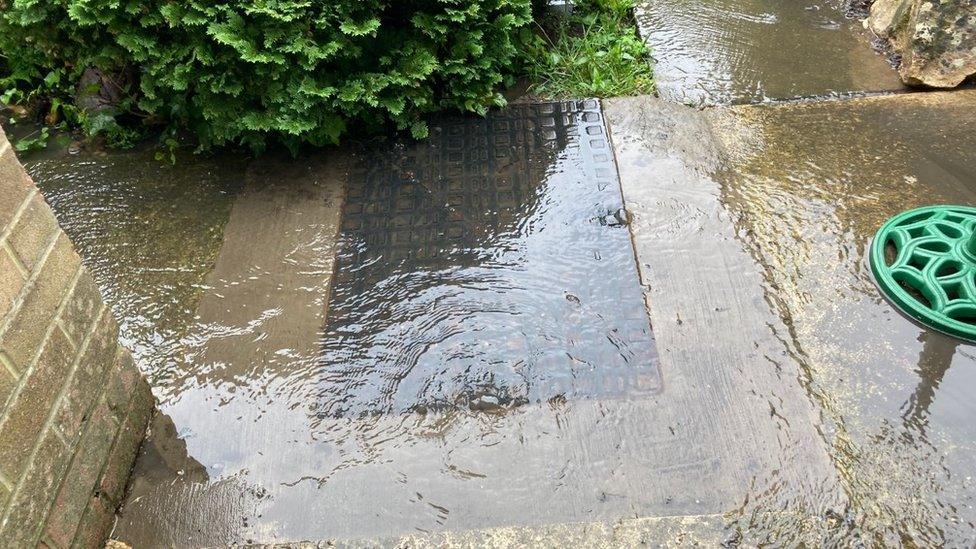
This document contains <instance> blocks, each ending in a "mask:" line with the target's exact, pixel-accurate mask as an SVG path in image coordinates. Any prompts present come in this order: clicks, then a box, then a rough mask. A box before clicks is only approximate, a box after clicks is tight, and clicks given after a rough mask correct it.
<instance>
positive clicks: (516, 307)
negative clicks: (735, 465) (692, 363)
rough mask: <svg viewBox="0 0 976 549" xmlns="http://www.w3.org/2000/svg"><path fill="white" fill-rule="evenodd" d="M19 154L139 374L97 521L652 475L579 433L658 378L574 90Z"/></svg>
mask: <svg viewBox="0 0 976 549" xmlns="http://www.w3.org/2000/svg"><path fill="white" fill-rule="evenodd" d="M29 169H30V170H31V172H32V174H33V175H34V177H35V178H36V179H37V180H38V182H39V184H40V185H41V186H42V188H43V189H44V191H45V193H46V195H47V196H48V197H49V199H50V200H51V203H52V205H53V206H54V207H55V209H56V211H57V212H58V213H59V214H61V215H62V219H63V220H64V224H65V228H66V230H68V231H69V233H71V235H72V236H73V237H74V239H75V241H76V242H77V243H78V245H79V248H80V249H81V250H82V254H83V255H84V256H85V257H86V260H87V261H88V262H89V263H91V264H93V265H96V268H95V269H94V271H95V273H96V275H97V276H98V277H99V282H100V283H101V284H102V285H103V287H104V288H105V292H106V296H107V297H108V299H109V300H110V301H111V302H112V303H113V305H114V307H115V309H116V312H117V313H118V314H119V316H120V317H122V318H123V327H124V332H125V337H126V338H127V339H128V340H127V343H129V344H130V345H132V346H133V347H135V348H136V351H137V354H138V355H139V358H140V363H141V365H142V367H143V369H144V370H145V371H146V373H147V375H148V376H149V377H150V379H151V380H152V382H153V385H154V387H155V390H156V394H157V396H158V397H159V398H160V400H161V410H162V414H161V415H160V416H159V417H158V418H157V420H156V422H155V423H154V426H153V434H152V436H151V437H150V439H149V440H148V442H147V444H146V446H145V447H144V449H143V453H142V456H141V457H140V461H139V462H138V463H137V466H136V471H135V473H134V477H133V480H132V484H131V489H130V494H129V497H128V499H127V501H126V503H125V505H124V507H123V509H122V511H121V517H120V520H119V523H118V526H117V530H116V532H115V536H116V537H118V538H119V539H122V540H125V541H129V542H131V543H133V544H135V545H138V546H142V545H145V544H149V545H152V544H164V545H167V544H175V545H187V544H189V545H198V544H221V543H227V542H228V541H241V542H243V541H249V540H258V541H287V540H296V539H320V538H326V537H358V536H384V535H398V534H403V533H410V532H416V531H421V532H422V531H430V530H445V529H470V528H476V527H491V526H502V525H512V524H516V525H519V524H546V523H550V522H569V521H582V520H594V519H614V518H619V517H621V516H628V515H631V514H632V513H633V512H634V510H635V509H636V510H638V511H639V510H640V508H641V506H640V502H641V501H642V499H648V498H647V497H646V496H642V492H647V491H646V490H642V489H641V482H636V481H635V480H631V479H630V475H632V474H633V473H634V472H636V471H639V470H640V465H639V463H638V461H637V460H628V459H627V458H626V455H627V453H626V452H625V453H624V454H621V453H620V451H619V449H615V448H614V444H608V445H607V446H606V447H605V448H604V447H600V448H593V449H590V448H587V444H588V440H587V439H592V437H593V435H592V432H593V430H594V429H600V430H607V431H608V433H609V436H610V437H611V438H614V437H620V436H622V433H624V432H640V430H641V429H642V427H641V424H642V423H644V422H645V420H643V419H640V420H639V419H638V418H640V417H641V415H640V414H636V415H635V414H632V413H630V412H628V410H630V409H632V407H633V406H645V407H646V406H649V405H650V400H649V399H651V398H653V396H654V395H655V394H656V393H657V392H658V391H659V390H660V389H661V380H660V375H659V372H658V369H657V355H656V350H655V344H654V340H653V337H652V335H651V330H650V325H649V320H648V316H647V311H646V306H645V303H644V300H643V296H642V293H641V289H640V286H639V283H638V278H637V274H636V265H635V262H634V255H633V248H632V246H631V243H630V237H629V233H628V230H627V216H626V213H625V211H624V208H623V202H622V198H621V195H620V188H619V183H618V181H617V174H616V169H615V166H614V163H613V156H612V151H611V150H610V146H609V141H608V139H607V132H606V128H605V127H604V124H603V120H602V117H601V113H600V109H599V105H598V104H597V103H596V102H594V101H587V102H578V103H576V102H570V103H559V104H546V105H534V106H521V107H516V108H512V109H508V110H505V111H501V112H498V113H495V114H493V115H491V116H489V117H488V118H487V119H473V118H456V119H445V120H443V121H442V122H440V123H438V124H435V125H434V127H433V128H432V138H430V139H428V140H425V141H423V142H421V143H417V144H404V143H398V142H385V143H379V144H372V145H368V146H366V147H364V148H362V149H361V150H359V151H357V152H356V153H355V154H353V155H346V154H340V153H335V154H328V155H323V156H320V157H316V158H303V159H298V160H295V161H289V160H277V161H276V160H266V161H260V162H253V163H251V164H250V165H249V166H244V167H240V166H239V164H237V163H227V162H226V160H224V159H213V160H191V161H188V162H187V163H185V164H182V163H180V164H177V165H176V166H175V167H167V166H162V165H159V164H153V163H152V162H151V161H148V160H147V159H146V158H145V157H142V156H139V155H126V154H110V155H108V156H104V157H87V156H75V157H72V156H66V157H54V158H44V157H42V158H39V159H37V160H35V161H34V162H32V163H31V164H30V165H29ZM106 180H107V181H106ZM632 416H633V418H632V419H631V417H632ZM588 433H589V434H588ZM601 446H602V445H601ZM616 446H617V447H619V442H618V443H617V444H616ZM640 446H641V445H640V444H637V445H635V446H634V448H633V450H631V451H633V452H639V451H640ZM581 451H582V452H584V454H587V455H589V458H587V459H582V458H581V457H580V454H579V452H581ZM627 461H630V463H627ZM608 493H612V494H613V496H608V495H607V494H608ZM553 498H556V501H553ZM635 505H637V507H635Z"/></svg>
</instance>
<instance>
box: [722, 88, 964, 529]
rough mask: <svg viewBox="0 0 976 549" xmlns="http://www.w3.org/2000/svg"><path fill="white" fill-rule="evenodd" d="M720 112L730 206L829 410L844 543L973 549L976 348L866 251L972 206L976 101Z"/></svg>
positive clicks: (926, 99)
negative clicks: (892, 287) (907, 309)
mask: <svg viewBox="0 0 976 549" xmlns="http://www.w3.org/2000/svg"><path fill="white" fill-rule="evenodd" d="M713 114H714V115H715V117H716V118H717V119H718V121H717V122H716V126H717V127H719V128H721V130H720V131H719V134H720V135H723V136H724V140H725V142H726V144H725V145H726V149H727V152H728V159H727V163H726V165H725V167H724V169H723V170H722V172H721V174H720V175H719V179H720V180H721V181H722V190H721V197H722V201H723V202H724V203H725V204H726V205H727V207H728V208H729V210H730V212H731V213H732V214H733V216H734V223H735V226H736V227H737V229H738V232H739V234H740V235H741V237H742V239H743V241H744V242H746V243H748V245H749V246H748V247H749V249H750V250H751V253H752V254H753V256H754V257H755V258H756V261H757V262H758V263H759V264H760V265H761V267H762V269H763V272H764V278H765V290H764V291H765V295H766V298H767V299H768V300H769V302H770V303H771V306H772V307H774V310H776V312H777V314H778V315H779V316H780V317H781V318H782V319H784V321H785V324H784V327H785V329H784V330H783V331H782V332H781V333H780V334H779V336H780V337H781V338H782V340H783V341H784V342H786V343H787V345H788V348H789V352H790V355H791V356H792V357H793V359H794V360H795V361H796V363H797V364H798V365H799V367H800V369H801V372H802V375H801V381H802V383H803V384H804V385H805V387H806V389H807V392H808V394H809V395H810V397H811V398H812V399H813V400H814V402H815V403H816V404H817V406H818V408H819V409H820V410H821V416H820V417H821V421H822V422H823V425H822V427H821V429H822V430H823V437H824V441H825V443H826V444H827V447H828V449H829V452H830V455H831V458H832V460H833V462H834V465H835V467H836V469H837V470H838V472H839V473H840V477H841V479H842V485H843V488H844V491H845V493H846V494H847V498H848V500H849V503H848V508H847V510H846V512H845V514H844V521H845V529H844V530H845V531H846V533H847V535H850V536H852V537H855V538H856V539H860V540H861V541H863V542H865V543H876V544H880V545H898V544H909V545H917V546H932V545H948V546H962V545H970V544H971V543H972V540H973V539H974V536H976V525H974V524H976V522H974V521H976V508H974V496H976V491H974V488H976V486H974V479H976V458H974V456H976V423H974V422H973V421H972V418H973V417H974V415H976V401H974V400H973V398H972V390H973V387H976V348H974V346H973V345H971V344H968V343H961V342H959V341H958V340H954V339H952V338H949V337H947V336H943V335H940V334H938V333H935V332H932V331H930V330H927V329H925V328H921V327H919V326H918V325H916V324H914V323H913V322H911V321H909V320H907V319H906V318H905V317H904V316H902V315H901V314H900V313H899V312H897V311H896V310H895V309H894V308H893V307H892V306H891V304H890V303H888V302H887V301H886V300H885V299H884V298H883V297H882V296H881V295H879V292H878V290H877V288H876V287H875V285H874V283H873V281H872V276H871V270H870V267H869V263H868V249H869V244H870V241H871V238H872V236H873V235H874V232H875V231H876V230H877V229H878V228H879V227H880V226H881V224H882V223H883V222H884V221H885V220H886V219H887V218H889V217H890V216H892V215H894V214H896V213H899V212H901V211H903V210H908V209H911V208H915V207H918V206H922V205H929V204H962V205H972V204H974V203H976V139H974V135H973V132H972V128H973V127H974V126H973V125H974V124H976V94H974V93H973V92H971V91H965V92H958V93H955V94H927V95H922V96H912V97H909V96H898V97H892V98H885V99H882V98H876V99H864V100H856V101H838V102H827V103H819V104H800V105H790V106H781V107H764V108H740V109H737V110H735V111H733V112H732V113H730V114H727V113H713Z"/></svg>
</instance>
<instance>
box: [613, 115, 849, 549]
mask: <svg viewBox="0 0 976 549" xmlns="http://www.w3.org/2000/svg"><path fill="white" fill-rule="evenodd" d="M605 110H606V113H607V120H608V124H609V126H610V131H611V136H612V139H613V143H614V149H615V152H616V155H617V162H618V167H619V170H620V181H621V187H622V189H623V193H624V199H625V201H626V204H627V209H628V211H629V213H630V214H631V216H632V219H633V221H632V223H631V231H632V234H633V239H634V246H635V249H636V252H637V259H638V264H639V267H640V276H641V282H642V284H643V285H644V288H645V298H646V300H647V304H648V310H649V311H650V316H651V323H652V325H653V326H654V332H655V336H656V337H657V339H658V342H659V346H660V351H661V369H662V374H663V376H664V379H665V384H666V387H667V389H666V390H665V391H664V393H663V394H662V395H661V397H660V398H659V399H658V405H659V406H660V407H661V409H662V410H671V411H672V412H671V413H673V414H675V417H674V421H675V422H677V424H678V425H682V426H683V427H684V429H685V434H686V437H687V438H686V440H685V441H683V444H682V445H683V446H685V447H697V448H700V451H701V452H702V453H703V454H704V455H707V456H709V458H710V460H712V462H713V463H714V467H715V471H714V473H713V474H712V475H709V476H705V475H703V476H701V477H700V478H699V481H696V482H695V483H694V484H693V485H691V486H688V487H686V490H695V489H697V487H699V486H701V487H703V488H704V487H709V488H712V489H713V490H715V492H714V493H716V494H719V493H723V491H720V490H719V489H718V486H722V485H724V486H726V487H727V490H726V491H724V493H725V494H726V495H725V496H724V497H721V498H717V499H715V500H713V503H712V508H711V511H712V512H715V513H726V512H729V514H728V515H727V516H726V518H727V520H728V521H729V528H730V530H731V531H733V532H734V531H735V530H736V529H739V528H741V529H743V530H760V531H774V532H777V533H778V535H781V536H783V538H782V539H795V540H797V541H798V542H799V541H803V540H804V539H805V536H812V539H818V538H819V537H820V536H822V535H823V532H822V531H821V529H823V528H826V522H827V521H826V517H828V516H830V514H831V513H835V512H837V510H840V509H843V508H844V507H845V505H846V496H845V494H844V492H843V490H842V489H841V486H840V484H839V481H838V478H837V476H836V473H835V471H834V468H833V466H832V463H831V460H830V456H829V455H828V453H827V450H826V446H825V442H824V440H823V437H822V436H821V434H820V433H819V430H818V423H819V420H818V416H817V414H818V411H817V409H816V408H815V407H814V406H813V404H812V402H811V401H810V399H809V397H808V396H807V395H806V393H805V391H804V387H803V384H802V375H803V372H802V371H801V370H800V369H799V368H798V367H797V365H796V364H794V363H793V362H792V361H791V359H790V352H791V350H790V349H789V347H788V346H787V345H785V344H784V342H783V341H782V339H781V336H780V335H779V334H778V332H777V329H776V327H777V326H781V321H780V320H779V319H778V317H777V313H776V310H775V309H774V308H773V307H772V305H771V304H770V303H769V302H768V301H767V300H766V299H765V295H764V291H763V286H762V269H761V266H759V265H757V263H756V261H755V260H754V259H753V258H752V257H751V256H750V254H749V250H748V248H747V247H746V246H744V245H743V244H742V243H741V242H740V241H739V235H738V234H737V233H736V231H735V228H734V225H733V224H732V219H731V218H730V217H729V215H728V213H727V211H726V210H725V208H724V206H723V204H722V203H721V201H720V189H721V187H720V186H719V183H718V181H717V180H716V179H714V176H713V175H712V174H713V173H714V172H715V171H716V170H717V169H718V167H719V166H720V162H721V159H722V152H721V149H720V147H719V143H718V141H716V140H715V139H714V138H713V134H712V130H711V128H710V126H709V124H708V122H707V120H706V116H705V114H704V113H702V112H701V111H697V110H694V109H691V108H688V107H684V106H681V105H675V104H673V103H669V102H666V101H661V100H657V99H653V98H622V99H613V100H608V101H606V102H605ZM717 479H725V480H724V483H722V484H719V483H718V482H717ZM782 509H788V510H790V511H792V512H793V513H794V514H791V515H780V514H775V513H771V511H774V510H782ZM811 519H813V520H812V521H811ZM765 520H772V521H773V522H771V523H767V524H763V521H765ZM790 536H795V537H790Z"/></svg>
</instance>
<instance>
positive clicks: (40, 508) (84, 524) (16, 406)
mask: <svg viewBox="0 0 976 549" xmlns="http://www.w3.org/2000/svg"><path fill="white" fill-rule="evenodd" d="M0 405H2V410H0V506H2V507H0V508H2V515H0V540H2V542H0V544H2V546H3V547H21V546H25V547H34V546H37V545H42V546H43V545H48V546H51V547H59V548H60V547H96V546H101V545H102V544H104V540H105V538H106V536H107V535H108V530H109V528H110V527H111V523H112V518H113V515H114V513H115V509H116V508H117V507H118V504H119V502H120V501H121V499H122V495H123V492H124V489H125V483H126V480H127V478H128V475H129V470H130V469H131V466H132V462H133V460H134V458H135V455H136V451H137V450H138V447H139V444H140V442H141V441H142V438H143V434H144V433H145V428H146V425H147V423H148V421H149V416H150V414H151V411H152V407H153V399H152V395H151V393H150V392H149V387H148V385H147V384H146V382H145V381H144V380H143V379H142V377H141V376H140V375H139V372H138V370H137V369H136V367H135V364H134V363H133V361H132V357H131V356H130V355H129V352H128V351H126V350H125V349H124V348H123V347H121V346H120V345H119V344H118V327H117V326H116V323H115V320H114V319H113V318H112V313H111V311H110V310H109V309H108V308H107V307H106V306H105V304H104V303H103V302H102V299H101V296H100V295H99V292H98V289H97V288H96V286H95V284H94V283H93V281H92V279H91V276H89V274H88V271H87V270H86V269H85V268H84V266H83V265H82V264H81V258H80V257H79V256H78V254H77V252H75V249H74V247H73V246H72V245H71V241H70V240H69V239H68V237H67V236H66V235H65V234H64V233H63V232H62V231H61V229H60V228H59V227H58V223H57V220H56V219H55V218H54V214H53V212H52V211H51V209H50V208H49V207H48V205H47V203H46V202H45V201H44V198H43V197H42V196H41V194H40V193H39V192H38V190H37V187H35V186H34V184H33V182H32V181H31V180H30V178H29V177H28V176H27V174H26V173H25V172H24V170H23V168H22V167H21V165H20V163H19V162H18V161H17V158H16V156H14V152H13V151H12V150H11V146H10V144H9V143H8V141H7V138H6V136H5V135H4V134H3V130H0Z"/></svg>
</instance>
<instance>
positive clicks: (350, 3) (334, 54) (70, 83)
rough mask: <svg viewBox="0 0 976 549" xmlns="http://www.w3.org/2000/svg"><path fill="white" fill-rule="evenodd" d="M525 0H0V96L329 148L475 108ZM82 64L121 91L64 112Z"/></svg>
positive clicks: (108, 122)
mask: <svg viewBox="0 0 976 549" xmlns="http://www.w3.org/2000/svg"><path fill="white" fill-rule="evenodd" d="M531 5H532V0H0V99H5V100H6V101H5V102H17V101H18V100H19V101H29V100H31V99H35V100H36V99H37V98H39V97H44V98H45V99H43V100H42V101H44V102H45V108H48V109H54V110H57V109H61V110H63V111H64V112H63V116H61V118H62V119H63V118H65V117H67V118H69V119H70V118H73V117H74V118H76V119H77V120H78V121H79V123H82V124H84V125H86V126H87V127H88V128H89V130H91V131H92V132H97V131H98V130H99V129H104V128H106V127H111V126H112V125H113V124H115V123H116V122H117V121H122V122H123V125H126V124H128V125H129V126H130V127H131V126H132V125H133V120H141V121H142V124H143V125H144V124H146V123H154V122H158V123H160V124H165V125H166V126H167V127H169V128H170V129H174V128H179V129H189V130H191V131H192V132H193V133H194V134H195V135H196V136H197V138H198V139H199V142H200V144H201V145H202V146H203V147H204V148H208V147H212V146H218V145H223V144H228V143H240V144H245V145H250V146H252V147H255V148H261V147H263V146H264V144H265V142H266V141H267V140H268V139H269V138H271V139H276V140H280V141H281V142H283V143H284V144H286V145H288V146H290V147H295V146H297V145H298V144H301V143H311V144H314V145H323V144H327V143H335V142H337V140H338V139H339V137H340V136H341V135H342V134H343V133H345V132H346V130H347V128H349V127H350V126H352V125H357V126H358V125H366V126H382V125H384V124H387V123H389V122H392V123H393V124H395V125H396V126H397V128H399V129H410V130H411V131H412V133H413V134H414V135H415V136H418V137H419V136H423V135H425V134H426V131H427V130H426V125H424V123H423V121H422V115H423V114H424V113H428V112H433V111H437V110H443V109H460V110H463V111H473V112H484V111H485V110H486V109H487V108H488V107H490V106H492V105H498V104H502V103H504V99H503V98H502V97H501V96H500V94H499V93H498V90H499V87H500V86H501V85H503V84H504V83H505V81H506V79H507V78H510V76H509V75H511V74H512V72H513V70H514V69H515V66H514V65H515V64H516V63H517V62H518V57H519V56H518V52H519V44H520V40H522V39H523V38H524V37H525V35H526V34H527V33H528V29H527V25H528V24H529V23H530V22H531V20H532V13H531V12H532V7H531ZM90 68H97V69H99V70H100V72H101V73H102V74H105V75H110V78H112V79H114V81H115V82H117V83H118V84H119V86H120V87H121V92H122V93H121V94H120V95H121V96H122V98H123V99H122V100H121V101H120V102H119V104H118V105H116V106H115V108H114V109H113V110H109V111H108V114H105V113H102V115H100V116H103V117H107V118H104V119H101V120H91V119H88V118H86V116H89V117H90V116H91V113H90V112H89V113H85V112H82V111H80V110H79V109H77V108H76V107H75V106H74V105H73V104H74V103H75V101H76V99H77V97H78V94H79V93H84V90H79V89H78V87H79V85H78V82H79V81H81V79H82V74H84V73H85V71H86V69H90Z"/></svg>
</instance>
